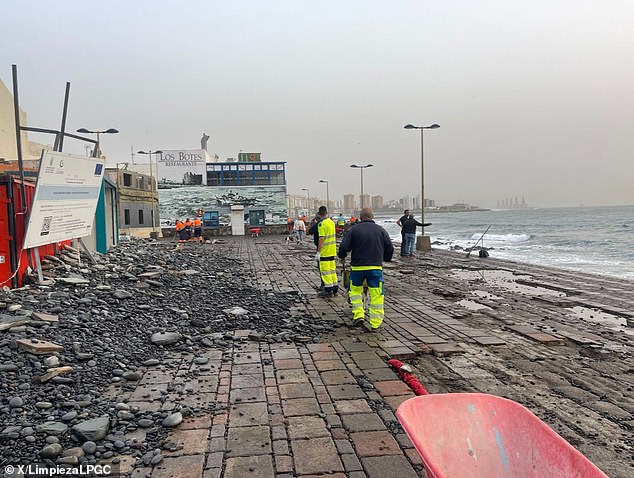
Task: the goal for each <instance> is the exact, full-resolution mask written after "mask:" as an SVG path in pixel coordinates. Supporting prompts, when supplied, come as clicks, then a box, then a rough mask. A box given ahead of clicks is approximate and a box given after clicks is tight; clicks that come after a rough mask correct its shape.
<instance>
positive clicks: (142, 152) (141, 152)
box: [137, 151, 147, 154]
mask: <svg viewBox="0 0 634 478" xmlns="http://www.w3.org/2000/svg"><path fill="white" fill-rule="evenodd" d="M137 154H147V153H146V152H145V151H137Z"/></svg>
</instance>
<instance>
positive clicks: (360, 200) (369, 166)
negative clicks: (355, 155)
mask: <svg viewBox="0 0 634 478" xmlns="http://www.w3.org/2000/svg"><path fill="white" fill-rule="evenodd" d="M372 166H374V165H373V164H366V165H365V166H358V165H356V164H351V165H350V167H351V168H358V169H360V170H361V197H360V198H359V206H360V207H359V209H363V207H364V205H363V170H364V169H365V168H371V167H372Z"/></svg>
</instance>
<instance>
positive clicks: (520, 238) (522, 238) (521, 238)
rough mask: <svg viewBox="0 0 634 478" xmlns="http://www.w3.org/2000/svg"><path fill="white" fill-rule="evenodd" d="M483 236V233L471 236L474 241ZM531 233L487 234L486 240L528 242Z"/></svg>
mask: <svg viewBox="0 0 634 478" xmlns="http://www.w3.org/2000/svg"><path fill="white" fill-rule="evenodd" d="M481 237H482V234H480V233H475V234H473V235H472V236H471V240H472V241H477V240H478V239H480V238H481ZM532 237H533V236H531V235H530V234H485V236H484V241H485V242H486V241H493V242H526V241H530V240H531V238H532Z"/></svg>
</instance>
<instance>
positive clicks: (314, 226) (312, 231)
mask: <svg viewBox="0 0 634 478" xmlns="http://www.w3.org/2000/svg"><path fill="white" fill-rule="evenodd" d="M315 219H317V218H315ZM315 219H313V220H312V222H311V225H310V227H309V228H308V230H307V231H306V234H308V235H309V236H313V242H314V243H315V247H317V246H318V245H319V232H318V229H319V223H320V222H321V219H320V220H319V221H317V220H315Z"/></svg>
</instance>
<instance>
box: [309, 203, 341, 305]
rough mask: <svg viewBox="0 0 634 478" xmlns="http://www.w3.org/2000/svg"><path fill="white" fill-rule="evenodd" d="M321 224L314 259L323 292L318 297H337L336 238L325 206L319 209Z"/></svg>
mask: <svg viewBox="0 0 634 478" xmlns="http://www.w3.org/2000/svg"><path fill="white" fill-rule="evenodd" d="M319 217H321V218H322V219H321V222H320V223H319V226H317V232H318V234H319V242H318V244H317V253H316V254H315V259H317V260H318V261H319V273H320V276H321V280H322V282H323V283H324V290H323V291H322V292H321V293H320V294H319V295H320V297H324V298H328V297H333V296H335V295H337V293H338V292H339V285H338V284H337V262H336V259H337V238H336V235H335V223H334V222H333V220H332V219H330V218H329V217H328V209H327V208H326V206H321V207H320V208H319Z"/></svg>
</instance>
